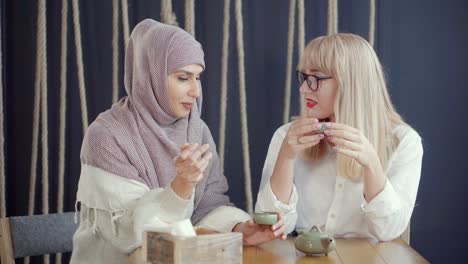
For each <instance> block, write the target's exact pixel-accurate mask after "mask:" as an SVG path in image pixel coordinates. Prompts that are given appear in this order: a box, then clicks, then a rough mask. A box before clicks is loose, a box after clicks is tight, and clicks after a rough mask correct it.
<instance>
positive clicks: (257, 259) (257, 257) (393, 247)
mask: <svg viewBox="0 0 468 264" xmlns="http://www.w3.org/2000/svg"><path fill="white" fill-rule="evenodd" d="M242 259H243V262H242V263H246V264H249V263H255V264H261V263H267V264H276V263H281V264H289V263H291V264H298V263H346V264H348V263H351V264H353V263H356V264H366V263H372V264H374V263H379V264H385V263H396V264H404V263H428V262H427V260H425V259H424V258H423V257H422V256H421V255H419V254H418V253H417V252H416V251H415V250H414V249H412V248H411V247H410V246H408V244H406V243H405V242H404V241H403V240H401V239H397V240H394V241H390V242H380V243H372V242H369V241H368V240H366V239H343V238H339V239H337V240H336V250H334V251H332V252H330V254H329V255H328V257H326V256H314V257H307V256H305V255H304V254H303V253H301V252H299V251H297V250H296V249H295V247H294V240H293V239H292V238H289V239H288V240H285V241H283V240H274V241H271V242H268V243H265V244H262V245H260V246H244V248H243V256H242ZM144 263H145V262H144V261H142V258H141V253H140V250H137V251H135V252H134V253H133V254H132V255H131V256H130V257H129V259H128V262H127V264H144Z"/></svg>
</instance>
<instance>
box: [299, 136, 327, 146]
mask: <svg viewBox="0 0 468 264" xmlns="http://www.w3.org/2000/svg"><path fill="white" fill-rule="evenodd" d="M324 137H325V136H324V135H323V134H317V135H310V136H302V137H300V138H298V139H297V141H298V142H299V143H300V144H309V143H313V142H316V143H318V141H320V140H321V139H323V138H324Z"/></svg>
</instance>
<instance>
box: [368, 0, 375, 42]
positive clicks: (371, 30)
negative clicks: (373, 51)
mask: <svg viewBox="0 0 468 264" xmlns="http://www.w3.org/2000/svg"><path fill="white" fill-rule="evenodd" d="M374 39H375V0H369V43H370V44H371V46H374Z"/></svg>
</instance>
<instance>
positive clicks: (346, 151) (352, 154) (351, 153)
mask: <svg viewBox="0 0 468 264" xmlns="http://www.w3.org/2000/svg"><path fill="white" fill-rule="evenodd" d="M333 149H334V150H335V151H336V152H337V153H340V154H343V155H346V156H348V157H350V158H353V159H355V160H357V161H358V162H360V160H359V152H357V151H353V150H349V149H344V148H340V147H333Z"/></svg>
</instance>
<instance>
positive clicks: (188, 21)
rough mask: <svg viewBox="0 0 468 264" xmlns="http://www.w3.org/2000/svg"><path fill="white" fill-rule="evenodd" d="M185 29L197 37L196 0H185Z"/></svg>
mask: <svg viewBox="0 0 468 264" xmlns="http://www.w3.org/2000/svg"><path fill="white" fill-rule="evenodd" d="M185 31H187V32H188V33H190V35H192V36H193V37H194V38H195V0H185Z"/></svg>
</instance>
